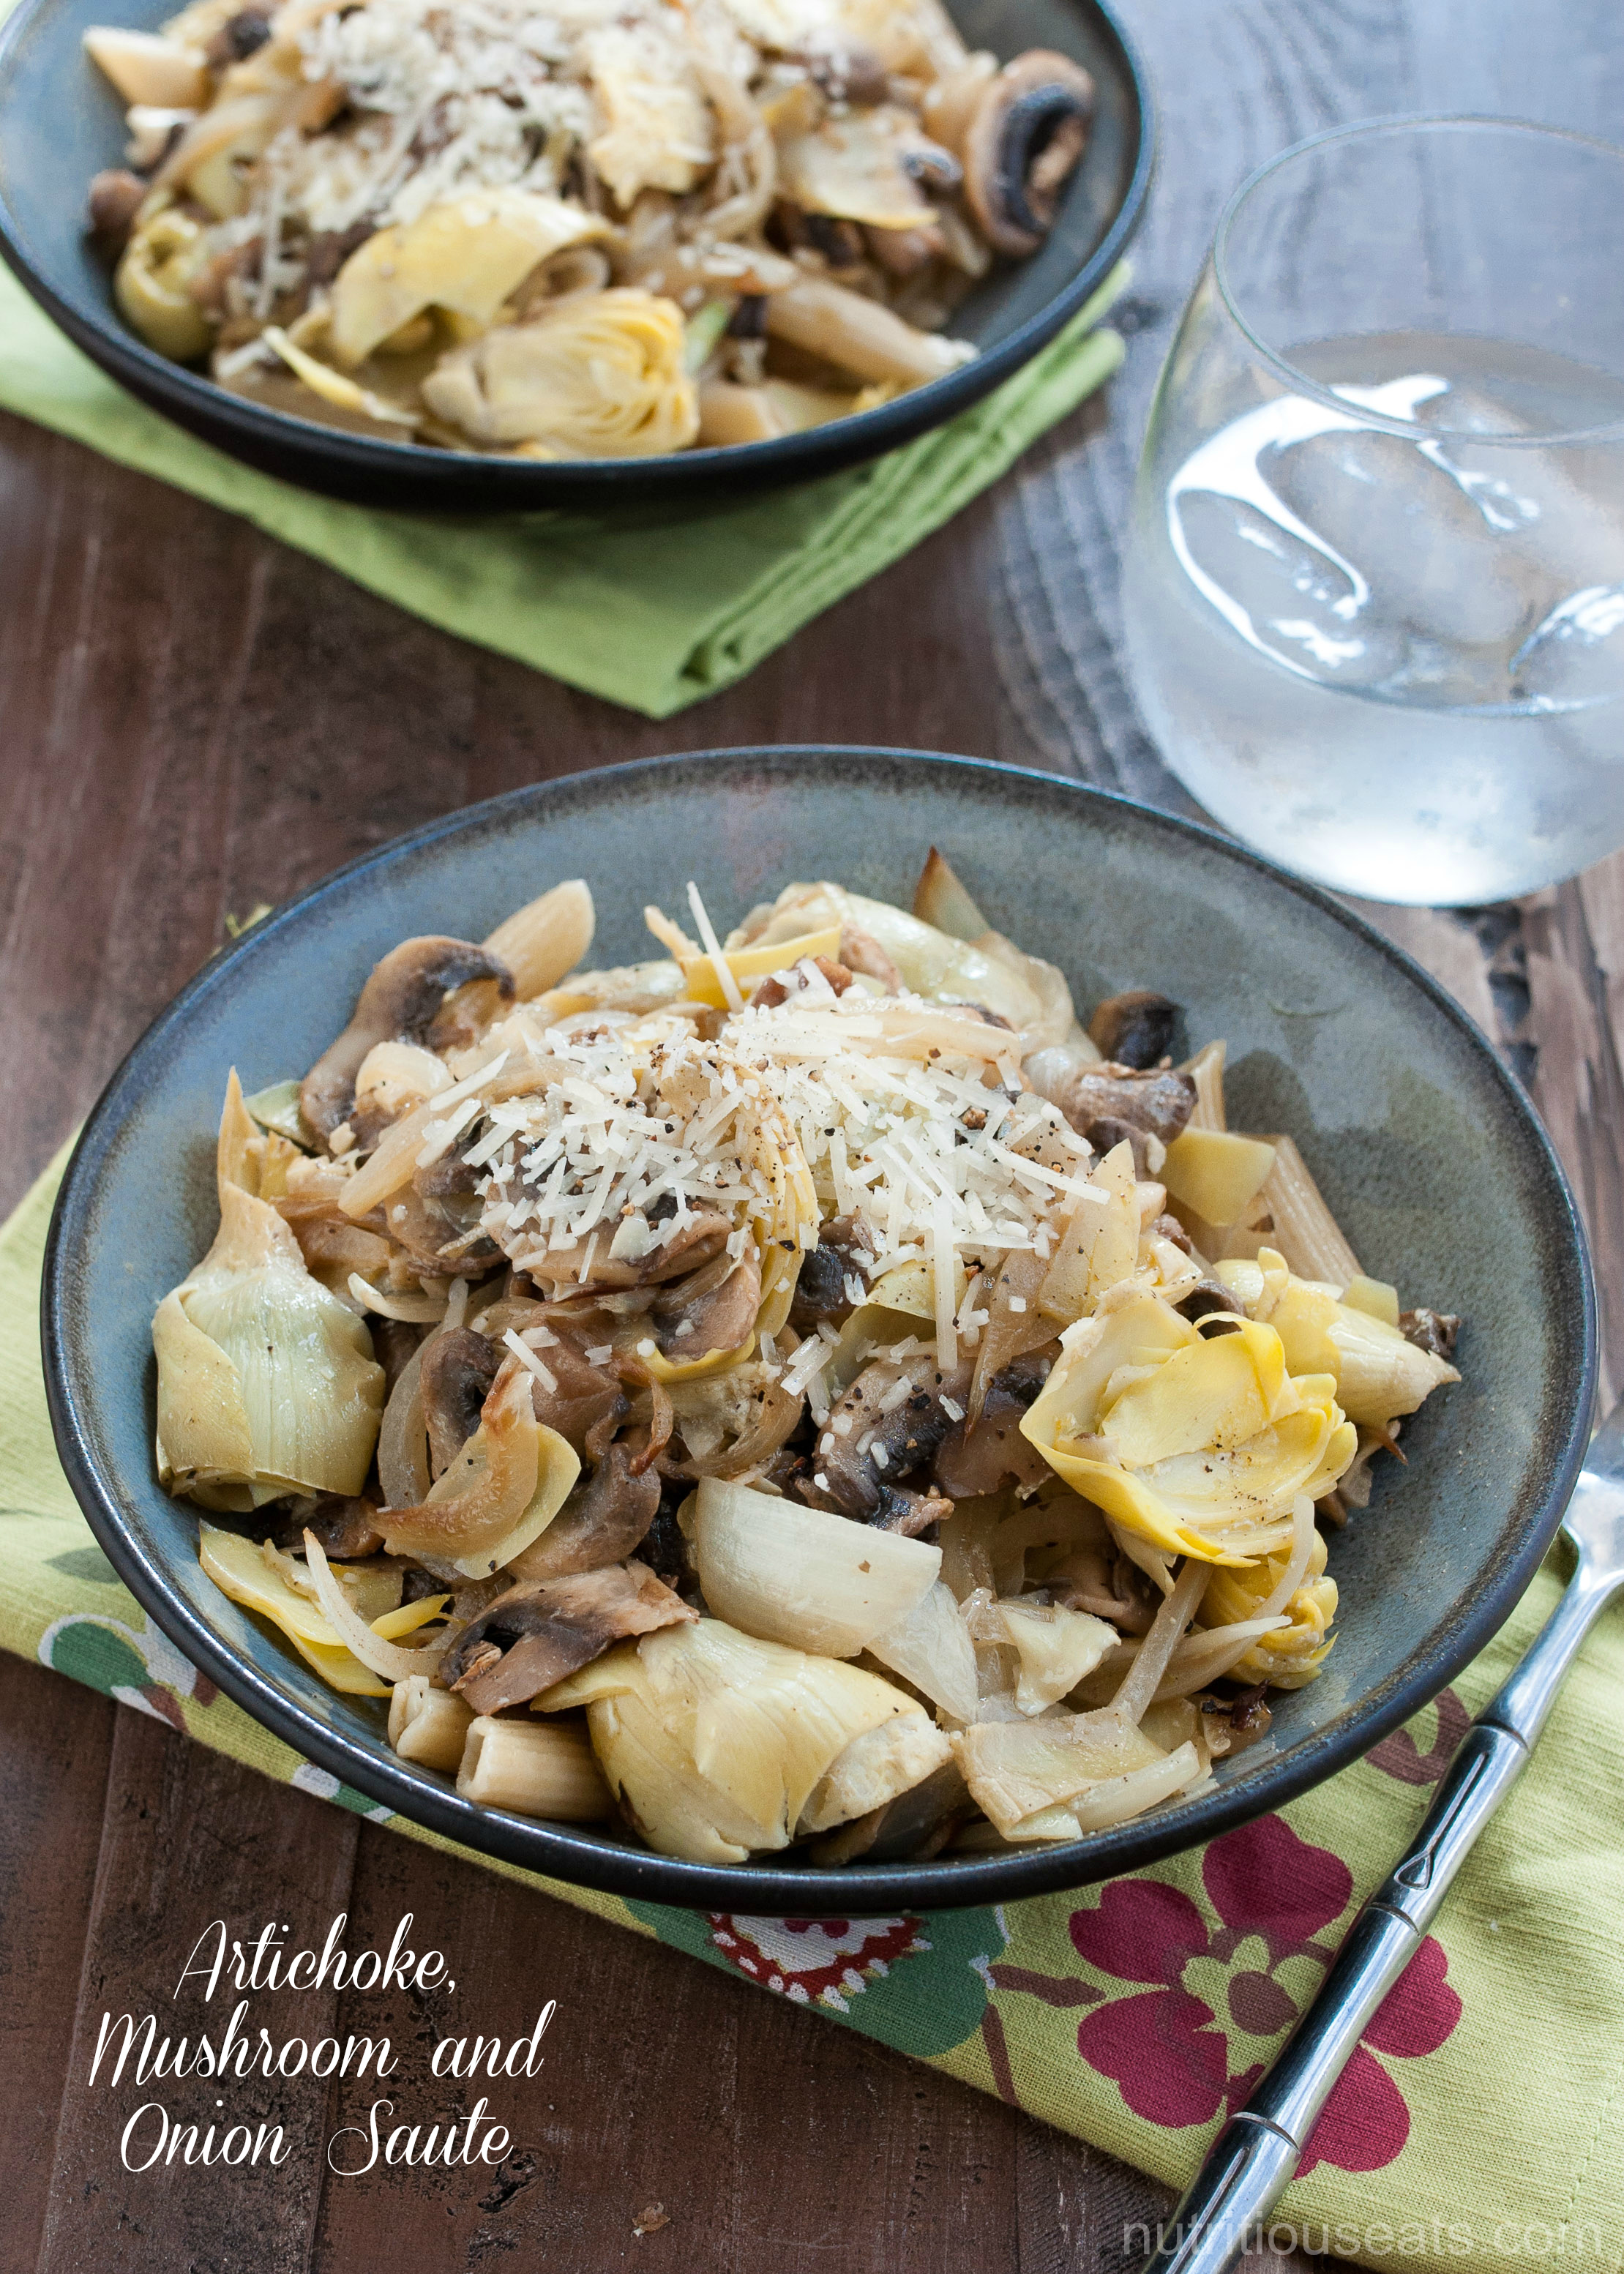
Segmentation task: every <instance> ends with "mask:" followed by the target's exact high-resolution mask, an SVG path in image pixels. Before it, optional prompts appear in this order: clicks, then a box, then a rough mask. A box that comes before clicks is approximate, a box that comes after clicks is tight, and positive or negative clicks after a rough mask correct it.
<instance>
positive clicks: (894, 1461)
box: [814, 1351, 971, 1533]
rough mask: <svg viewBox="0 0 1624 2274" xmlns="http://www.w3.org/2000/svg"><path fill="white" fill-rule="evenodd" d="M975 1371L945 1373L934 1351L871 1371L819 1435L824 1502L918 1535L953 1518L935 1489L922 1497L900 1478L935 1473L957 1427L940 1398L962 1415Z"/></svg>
mask: <svg viewBox="0 0 1624 2274" xmlns="http://www.w3.org/2000/svg"><path fill="white" fill-rule="evenodd" d="M970 1372H971V1368H970V1363H969V1361H968V1360H967V1359H966V1361H965V1362H964V1363H962V1364H961V1365H959V1366H957V1367H954V1368H953V1369H952V1371H951V1373H944V1372H943V1370H942V1369H941V1368H940V1367H938V1366H937V1365H936V1358H935V1354H934V1352H930V1351H921V1352H916V1353H915V1354H914V1356H912V1357H911V1358H906V1359H891V1358H885V1359H875V1361H874V1363H873V1364H872V1365H871V1366H866V1367H864V1368H863V1370H862V1372H861V1374H859V1375H858V1377H857V1379H856V1381H855V1382H853V1384H852V1386H851V1388H850V1389H848V1390H847V1391H846V1395H845V1397H843V1398H842V1399H841V1400H840V1403H839V1404H838V1405H837V1406H836V1407H835V1409H834V1412H832V1413H831V1415H830V1417H829V1426H828V1427H827V1428H825V1429H823V1431H821V1432H820V1434H819V1436H818V1440H817V1459H816V1465H815V1470H814V1480H815V1485H816V1489H817V1491H818V1492H819V1493H820V1494H821V1495H822V1496H823V1500H824V1502H825V1503H826V1504H827V1505H829V1506H830V1507H832V1508H836V1509H838V1510H839V1512H840V1514H841V1515H842V1516H849V1517H854V1518H855V1519H856V1520H857V1521H858V1522H859V1523H860V1524H874V1525H880V1526H882V1527H883V1529H884V1530H886V1531H888V1532H908V1533H917V1532H922V1531H924V1530H926V1529H927V1527H928V1526H929V1525H932V1524H937V1523H940V1522H941V1520H942V1518H943V1517H947V1516H951V1514H952V1509H953V1504H952V1502H951V1501H950V1500H945V1499H944V1498H943V1496H942V1495H941V1494H940V1493H938V1492H937V1491H936V1489H935V1487H934V1486H933V1487H930V1489H929V1491H928V1492H924V1493H921V1492H917V1491H910V1490H908V1489H907V1488H906V1486H904V1485H903V1483H902V1481H901V1480H903V1479H904V1478H905V1477H910V1476H913V1475H914V1473H915V1472H917V1471H919V1470H921V1469H928V1468H929V1467H930V1465H931V1464H932V1463H933V1462H934V1461H935V1459H936V1454H937V1452H938V1451H939V1450H940V1449H941V1446H942V1444H943V1442H944V1439H945V1438H946V1437H947V1436H948V1435H949V1434H950V1433H951V1431H952V1430H953V1429H954V1428H955V1427H957V1426H958V1424H957V1422H956V1420H955V1417H954V1416H953V1415H952V1414H951V1413H950V1412H948V1411H947V1409H946V1407H945V1406H944V1404H943V1402H942V1401H943V1399H944V1397H951V1399H952V1400H953V1402H954V1404H956V1405H958V1406H959V1412H961V1413H962V1412H963V1410H964V1400H965V1399H966V1397H967V1396H968V1394H969V1388H970ZM905 1382H906V1385H907V1387H906V1391H904V1392H903V1393H902V1394H901V1395H898V1389H899V1388H900V1385H902V1384H903V1383H905Z"/></svg>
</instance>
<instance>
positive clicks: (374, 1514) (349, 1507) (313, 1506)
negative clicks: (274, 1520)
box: [256, 1493, 383, 1563]
mask: <svg viewBox="0 0 1624 2274" xmlns="http://www.w3.org/2000/svg"><path fill="white" fill-rule="evenodd" d="M306 1532H314V1533H315V1535H316V1537H317V1539H318V1540H320V1542H321V1545H322V1547H324V1548H325V1549H326V1551H327V1554H328V1555H330V1556H331V1557H332V1558H333V1561H334V1562H335V1563H354V1562H358V1561H359V1560H360V1559H361V1558H362V1557H363V1556H366V1555H377V1553H378V1551H379V1549H380V1547H382V1546H383V1533H382V1532H380V1530H379V1528H378V1510H377V1508H376V1506H375V1505H374V1503H373V1502H372V1501H370V1500H362V1499H360V1498H358V1497H354V1498H350V1497H346V1496H345V1495H343V1494H342V1493H318V1494H317V1495H315V1497H314V1498H313V1499H301V1500H296V1501H293V1502H290V1503H289V1513H288V1515H287V1516H286V1517H285V1518H284V1519H283V1521H282V1523H281V1524H279V1525H278V1526H277V1528H276V1545H277V1546H278V1547H295V1548H302V1547H304V1544H305V1533H306ZM258 1536H259V1535H258V1534H256V1537H258Z"/></svg>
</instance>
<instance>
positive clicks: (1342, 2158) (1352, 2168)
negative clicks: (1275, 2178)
mask: <svg viewBox="0 0 1624 2274" xmlns="http://www.w3.org/2000/svg"><path fill="white" fill-rule="evenodd" d="M1448 1970H1449V1961H1448V1959H1447V1956H1446V1955H1445V1954H1444V1947H1443V1945H1442V1944H1441V1943H1440V1942H1434V1941H1433V1939H1432V1936H1431V1935H1430V1934H1429V1935H1428V1936H1427V1938H1426V1939H1425V1942H1424V1943H1423V1944H1422V1945H1421V1947H1420V1949H1419V1950H1417V1953H1416V1954H1415V1956H1414V1957H1413V1958H1412V1959H1411V1960H1410V1963H1409V1965H1408V1966H1407V1967H1406V1968H1405V1969H1404V1971H1403V1973H1402V1975H1401V1976H1400V1977H1399V1978H1398V1980H1397V1981H1396V1982H1395V1984H1394V1985H1393V1987H1392V1989H1391V1990H1389V1991H1388V1992H1387V1996H1386V1997H1385V1998H1384V1999H1382V2001H1381V2004H1380V2006H1379V2007H1377V2009H1376V2015H1375V2019H1374V2020H1373V2021H1372V2022H1371V2023H1370V2025H1369V2027H1368V2028H1367V2029H1366V2030H1365V2037H1364V2039H1363V2042H1362V2043H1361V2044H1360V2045H1359V2046H1358V2048H1357V2051H1356V2052H1355V2053H1354V2056H1353V2059H1351V2060H1350V2062H1349V2064H1348V2066H1347V2067H1346V2068H1345V2069H1344V2070H1343V2071H1342V2074H1341V2075H1340V2076H1339V2077H1338V2078H1337V2080H1336V2082H1335V2084H1334V2085H1333V2086H1332V2088H1331V2097H1330V2098H1329V2099H1328V2100H1327V2102H1326V2104H1325V2106H1324V2108H1323V2109H1322V2110H1321V2111H1320V2113H1319V2122H1318V2123H1317V2124H1316V2125H1315V2127H1314V2128H1313V2130H1312V2132H1311V2133H1310V2134H1309V2135H1308V2147H1307V2149H1306V2150H1305V2152H1304V2157H1303V2160H1302V2162H1301V2164H1299V2165H1298V2166H1297V2176H1298V2177H1299V2178H1301V2177H1302V2175H1303V2174H1304V2172H1312V2170H1313V2168H1314V2165H1316V2164H1335V2165H1336V2167H1337V2169H1338V2170H1339V2171H1342V2172H1379V2171H1380V2170H1381V2168H1382V2166H1383V2165H1385V2164H1390V2163H1391V2162H1392V2161H1393V2159H1394V2157H1395V2156H1397V2155H1399V2154H1401V2153H1402V2150H1403V2146H1404V2142H1406V2141H1407V2140H1408V2139H1409V2137H1410V2106H1409V2104H1408V2102H1407V2101H1406V2100H1405V2098H1404V2096H1403V2094H1402V2092H1401V2091H1400V2090H1399V2089H1398V2087H1397V2085H1395V2083H1394V2082H1393V2080H1392V2078H1391V2077H1390V2076H1389V2075H1388V2074H1387V2071H1386V2069H1385V2068H1383V2067H1382V2066H1381V2063H1380V2061H1379V2060H1378V2059H1376V2058H1375V2055H1374V2054H1372V2053H1371V2052H1368V2051H1367V2050H1366V2048H1367V2047H1369V2046H1371V2045H1374V2047H1375V2048H1376V2052H1381V2053H1389V2054H1395V2055H1396V2056H1397V2057H1398V2058H1399V2059H1401V2060H1414V2059H1416V2058H1417V2056H1418V2055H1420V2054H1422V2053H1435V2052H1437V2051H1438V2048H1439V2046H1440V2045H1441V2044H1443V2042H1444V2040H1445V2038H1446V2037H1448V2036H1449V2035H1450V2034H1451V2032H1452V2031H1453V2030H1454V2028H1455V2023H1456V2022H1458V2021H1459V2020H1460V2018H1461V2001H1460V1999H1459V1998H1458V1997H1457V1996H1456V1994H1455V1992H1454V1991H1453V1990H1452V1989H1451V1988H1450V1987H1449V1984H1448V1983H1447V1981H1446V1980H1445V1978H1444V1977H1445V1976H1446V1975H1447V1973H1448Z"/></svg>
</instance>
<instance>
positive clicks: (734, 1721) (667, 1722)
mask: <svg viewBox="0 0 1624 2274" xmlns="http://www.w3.org/2000/svg"><path fill="white" fill-rule="evenodd" d="M536 1702H537V1704H538V1706H540V1707H541V1708H542V1709H543V1710H545V1712H547V1713H553V1712H557V1711H559V1710H560V1709H562V1708H563V1707H566V1706H585V1707H586V1709H587V1724H588V1727H589V1728H590V1731H591V1735H592V1744H593V1748H594V1750H595V1751H596V1752H597V1754H598V1762H599V1764H600V1766H602V1769H603V1772H604V1774H605V1777H606V1778H607V1779H608V1781H609V1784H610V1786H611V1788H612V1789H613V1791H614V1792H615V1793H616V1794H617V1795H618V1796H619V1798H620V1804H621V1806H622V1807H623V1809H624V1810H625V1811H626V1812H627V1814H628V1816H629V1818H631V1820H632V1822H633V1823H634V1824H635V1826H636V1828H637V1829H638V1831H639V1832H641V1833H642V1834H643V1838H644V1839H645V1840H646V1841H648V1842H649V1845H650V1847H651V1848H654V1849H658V1852H659V1853H660V1854H661V1855H662V1856H687V1857H688V1858H689V1859H690V1860H692V1861H693V1862H695V1863H703V1864H740V1863H742V1862H743V1861H744V1860H745V1858H746V1857H747V1856H750V1855H752V1854H762V1853H771V1852H774V1851H776V1850H778V1849H782V1848H786V1847H787V1846H788V1845H789V1843H790V1841H792V1840H793V1838H794V1837H795V1836H796V1834H797V1831H798V1830H799V1829H800V1828H801V1818H802V1817H803V1815H804V1814H805V1813H806V1811H807V1809H808V1803H810V1802H811V1801H812V1798H813V1795H814V1792H815V1790H816V1788H818V1787H820V1786H823V1782H824V1780H825V1779H826V1778H830V1776H831V1771H833V1770H834V1769H835V1768H836V1765H837V1763H838V1762H840V1760H841V1758H842V1756H843V1755H844V1754H845V1753H846V1750H847V1748H848V1747H849V1746H851V1745H852V1744H853V1743H854V1741H856V1740H858V1739H860V1738H861V1737H863V1736H866V1735H867V1734H868V1732H869V1731H870V1730H873V1729H878V1728H882V1727H883V1725H884V1724H885V1723H887V1722H889V1721H891V1720H892V1719H894V1718H895V1717H896V1716H898V1715H900V1714H908V1715H911V1716H914V1717H916V1718H918V1717H919V1709H918V1706H917V1704H916V1702H915V1700H914V1698H910V1697H908V1696H907V1695H906V1693H905V1692H904V1691H902V1690H897V1689H893V1687H892V1686H891V1683H889V1682H883V1681H881V1679H880V1678H879V1676H878V1675H873V1674H868V1673H865V1672H863V1671H862V1670H861V1668H858V1667H854V1666H847V1665H846V1664H845V1663H843V1662H842V1661H841V1660H837V1659H831V1658H814V1657H811V1656H809V1655H808V1654H807V1653H805V1652H802V1651H799V1650H790V1649H788V1648H786V1646H785V1645H783V1644H781V1643H776V1642H762V1641H758V1640H756V1638H755V1637H753V1636H750V1635H745V1634H741V1633H739V1632H738V1631H737V1630H736V1629H734V1628H733V1627H730V1626H727V1625H726V1624H724V1623H723V1622H722V1621H721V1620H720V1619H700V1620H697V1621H695V1623H692V1624H688V1625H682V1626H673V1627H666V1628H664V1629H663V1630H661V1631H660V1632H658V1634H650V1635H644V1636H643V1638H641V1639H640V1640H639V1641H637V1642H635V1643H634V1642H627V1643H621V1644H620V1645H618V1646H617V1647H616V1648H615V1649H613V1650H612V1651H609V1652H606V1653H605V1655H604V1656H603V1657H602V1658H600V1659H598V1660H596V1661H595V1662H594V1663H593V1664H592V1665H590V1666H587V1667H583V1668H582V1669H581V1671H580V1672H579V1673H578V1674H572V1675H569V1676H568V1678H567V1679H566V1680H565V1681H563V1682H560V1683H556V1684H555V1685H554V1686H553V1689H551V1690H546V1691H545V1692H544V1693H543V1695H542V1696H541V1697H540V1698H538V1700H537V1701H536ZM909 1727H910V1731H912V1730H913V1727H914V1725H913V1722H912V1721H910V1725H909ZM870 1753H871V1749H865V1751H864V1753H863V1755H862V1756H861V1757H858V1758H861V1767H862V1773H861V1775H853V1776H852V1777H850V1778H844V1777H839V1776H837V1777H834V1778H832V1779H831V1782H830V1784H829V1785H828V1786H827V1787H825V1788H824V1790H823V1793H821V1794H820V1795H819V1798H820V1802H821V1803H823V1804H822V1805H821V1806H820V1807H819V1808H818V1809H817V1810H816V1811H815V1812H816V1814H817V1815H818V1818H819V1828H820V1829H823V1828H826V1826H827V1825H828V1824H830V1823H832V1822H835V1821H838V1820H839V1818H838V1814H837V1815H832V1816H831V1815H829V1814H828V1813H827V1812H826V1811H827V1809H828V1806H829V1803H830V1796H831V1793H832V1792H834V1791H836V1790H838V1789H840V1788H842V1786H843V1784H844V1785H850V1786H851V1787H852V1788H853V1791H854V1792H855V1791H857V1789H858V1788H861V1792H860V1798H861V1806H862V1807H863V1808H865V1809H866V1808H871V1807H874V1806H876V1805H879V1804H881V1802H880V1801H876V1799H874V1798H873V1797H872V1794H873V1792H874V1790H875V1789H876V1779H875V1770H876V1761H875V1760H874V1759H873V1758H870ZM935 1755H936V1748H934V1747H931V1746H929V1744H928V1743H924V1742H923V1741H922V1740H921V1743H918V1744H915V1743H908V1744H906V1745H900V1746H898V1748H896V1749H895V1751H894V1753H892V1754H891V1756H890V1758H891V1760H892V1762H893V1768H894V1773H895V1774H897V1775H899V1776H901V1777H902V1778H903V1779H904V1780H905V1781H903V1782H901V1783H898V1784H895V1785H894V1786H893V1788H892V1789H891V1791H888V1792H883V1793H882V1795H881V1801H883V1800H884V1799H889V1798H892V1797H894V1796H895V1793H896V1791H899V1790H906V1788H907V1784H908V1783H909V1782H916V1781H918V1778H917V1776H915V1775H914V1770H915V1769H918V1770H919V1772H920V1773H921V1774H929V1772H930V1770H931V1769H932V1768H933V1767H935V1766H937V1760H936V1758H935ZM853 1765H854V1766H855V1762H854V1764H853ZM808 1828H809V1827H808Z"/></svg>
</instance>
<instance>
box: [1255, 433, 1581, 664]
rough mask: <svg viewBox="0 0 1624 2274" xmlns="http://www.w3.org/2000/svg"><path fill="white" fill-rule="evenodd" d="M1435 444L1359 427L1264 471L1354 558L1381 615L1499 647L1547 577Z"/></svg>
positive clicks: (1448, 640) (1541, 592)
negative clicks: (1439, 458) (1439, 457)
mask: <svg viewBox="0 0 1624 2274" xmlns="http://www.w3.org/2000/svg"><path fill="white" fill-rule="evenodd" d="M1438 448H1440V446H1439V445H1438V444H1430V445H1427V446H1422V445H1419V444H1417V443H1415V442H1410V441H1407V440H1405V439H1404V438H1403V437H1402V435H1398V434H1383V433H1375V432H1373V431H1371V430H1368V429H1365V430H1357V429H1356V430H1354V431H1351V432H1348V431H1344V432H1342V433H1324V434H1317V435H1313V436H1311V437H1310V438H1308V439H1307V440H1304V441H1301V442H1296V443H1293V444H1291V445H1289V447H1287V448H1282V449H1280V450H1277V451H1274V452H1273V453H1272V454H1271V455H1270V457H1269V458H1268V460H1267V462H1266V463H1265V465H1264V467H1263V469H1262V471H1264V472H1265V473H1266V475H1267V478H1268V480H1269V482H1270V484H1271V486H1273V487H1274V490H1275V491H1276V492H1277V493H1278V494H1279V495H1280V497H1281V498H1282V500H1283V501H1284V502H1285V504H1286V505H1287V506H1288V507H1289V508H1290V510H1291V511H1292V512H1293V513H1294V514H1295V515H1296V516H1297V518H1298V519H1299V520H1300V521H1303V522H1305V523H1307V524H1308V525H1309V527H1310V528H1312V530H1313V531H1314V532H1315V533H1316V535H1318V536H1319V537H1320V538H1323V539H1324V541H1325V542H1326V543H1327V545H1329V546H1333V547H1334V548H1335V550H1336V551H1337V552H1338V553H1342V555H1343V556H1344V557H1345V558H1346V559H1348V560H1349V561H1352V562H1354V563H1356V564H1357V567H1358V569H1359V570H1360V572H1361V573H1362V574H1363V576H1365V579H1366V580H1367V582H1368V583H1369V584H1370V587H1371V591H1372V597H1373V599H1374V601H1375V604H1376V612H1377V613H1379V614H1380V615H1381V616H1382V617H1384V618H1386V619H1387V620H1388V621H1404V622H1407V623H1409V624H1411V625H1413V626H1414V627H1415V628H1416V629H1417V631H1418V632H1420V633H1422V634H1424V635H1425V636H1427V637H1429V638H1431V639H1432V640H1434V641H1437V642H1439V643H1440V644H1442V645H1444V646H1446V647H1448V646H1465V647H1493V646H1499V647H1501V648H1502V649H1503V648H1504V647H1506V646H1507V645H1509V644H1513V643H1515V640H1516V639H1518V638H1519V637H1521V636H1522V635H1523V634H1524V633H1525V632H1526V631H1527V629H1528V627H1529V626H1530V624H1531V623H1532V622H1534V621H1537V618H1538V614H1539V611H1540V608H1541V605H1542V603H1543V602H1544V601H1545V599H1546V598H1547V597H1548V586H1547V585H1546V584H1545V581H1544V579H1543V577H1542V576H1541V574H1540V572H1539V570H1538V569H1537V568H1536V567H1535V565H1534V564H1533V563H1531V562H1529V561H1525V560H1524V559H1523V557H1522V554H1521V553H1520V552H1519V551H1518V549H1517V547H1516V546H1515V543H1514V542H1513V541H1512V540H1511V539H1510V538H1509V537H1508V535H1507V532H1506V531H1504V530H1503V529H1497V528H1496V527H1495V526H1494V524H1493V523H1492V521H1491V519H1490V518H1489V517H1488V516H1486V515H1485V512H1484V511H1483V509H1482V506H1481V503H1480V502H1479V501H1478V500H1477V499H1476V498H1475V497H1474V496H1473V495H1472V494H1471V493H1470V488H1469V487H1468V486H1466V485H1463V484H1462V482H1461V481H1460V480H1459V479H1458V478H1456V476H1455V474H1454V473H1453V472H1452V471H1448V470H1447V469H1446V468H1445V467H1443V466H1442V465H1440V464H1439V463H1436V461H1435V459H1434V456H1432V453H1433V452H1435V451H1436V450H1437V449H1438Z"/></svg>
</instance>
